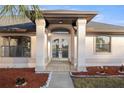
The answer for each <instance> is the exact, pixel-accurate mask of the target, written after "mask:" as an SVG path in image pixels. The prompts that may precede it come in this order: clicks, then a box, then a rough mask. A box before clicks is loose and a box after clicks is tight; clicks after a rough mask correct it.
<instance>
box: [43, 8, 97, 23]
mask: <svg viewBox="0 0 124 93" xmlns="http://www.w3.org/2000/svg"><path fill="white" fill-rule="evenodd" d="M42 14H43V17H44V18H45V20H46V22H47V24H58V23H59V24H74V25H75V23H76V20H77V18H85V19H87V21H88V22H89V21H90V20H91V19H92V18H93V17H94V16H96V15H97V12H95V11H74V10H44V11H42Z"/></svg>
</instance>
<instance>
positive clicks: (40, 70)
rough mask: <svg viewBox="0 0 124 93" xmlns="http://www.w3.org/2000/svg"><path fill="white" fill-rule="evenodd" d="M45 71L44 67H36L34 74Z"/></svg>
mask: <svg viewBox="0 0 124 93" xmlns="http://www.w3.org/2000/svg"><path fill="white" fill-rule="evenodd" d="M44 71H45V66H36V67H35V72H36V73H40V72H44Z"/></svg>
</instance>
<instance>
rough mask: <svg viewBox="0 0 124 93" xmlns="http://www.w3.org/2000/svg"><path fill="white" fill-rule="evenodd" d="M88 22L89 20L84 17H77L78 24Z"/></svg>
mask: <svg viewBox="0 0 124 93" xmlns="http://www.w3.org/2000/svg"><path fill="white" fill-rule="evenodd" d="M86 23H87V20H86V19H84V18H78V19H77V22H76V25H79V24H86Z"/></svg>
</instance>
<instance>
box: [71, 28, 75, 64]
mask: <svg viewBox="0 0 124 93" xmlns="http://www.w3.org/2000/svg"><path fill="white" fill-rule="evenodd" d="M74 36H75V31H74V30H73V29H72V30H71V62H72V63H73V64H74V56H75V48H74V43H75V40H74ZM74 65H75V64H74Z"/></svg>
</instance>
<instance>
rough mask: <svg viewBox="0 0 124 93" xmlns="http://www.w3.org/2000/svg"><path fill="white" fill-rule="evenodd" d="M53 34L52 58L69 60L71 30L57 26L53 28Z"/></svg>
mask: <svg viewBox="0 0 124 93" xmlns="http://www.w3.org/2000/svg"><path fill="white" fill-rule="evenodd" d="M51 34H52V36H51V57H52V60H57V61H69V48H70V47H69V46H70V43H69V40H70V35H69V31H68V30H67V29H63V28H56V29H53V30H51Z"/></svg>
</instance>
